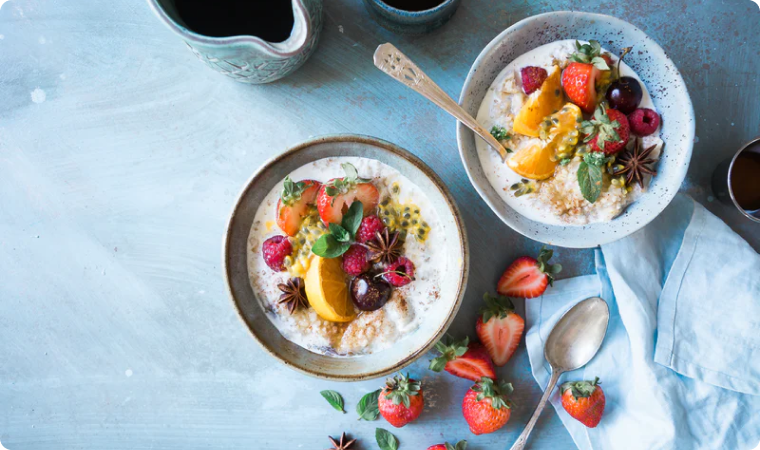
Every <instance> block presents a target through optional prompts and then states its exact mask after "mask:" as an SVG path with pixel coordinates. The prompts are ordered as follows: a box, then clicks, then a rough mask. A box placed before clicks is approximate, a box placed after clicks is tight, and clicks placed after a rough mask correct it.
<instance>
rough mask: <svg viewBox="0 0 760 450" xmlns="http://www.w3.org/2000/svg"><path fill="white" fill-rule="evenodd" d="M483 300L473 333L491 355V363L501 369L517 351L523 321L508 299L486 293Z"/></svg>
mask: <svg viewBox="0 0 760 450" xmlns="http://www.w3.org/2000/svg"><path fill="white" fill-rule="evenodd" d="M483 300H485V302H486V306H485V308H483V309H482V310H481V312H482V316H481V317H478V321H477V323H476V324H475V332H476V333H477V334H478V338H480V342H482V343H483V345H484V346H485V347H486V350H488V354H489V355H491V359H492V360H493V363H494V364H495V365H496V366H497V367H501V366H503V365H504V364H506V363H507V361H509V358H511V357H512V354H513V353H514V352H515V350H517V346H518V345H519V344H520V338H521V337H522V334H523V330H524V329H525V320H523V318H522V317H520V316H519V315H518V314H517V313H516V312H515V306H514V305H513V304H512V301H511V300H510V299H509V297H504V296H499V297H495V296H493V295H490V294H488V293H486V294H485V295H483Z"/></svg>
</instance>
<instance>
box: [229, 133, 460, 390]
mask: <svg viewBox="0 0 760 450" xmlns="http://www.w3.org/2000/svg"><path fill="white" fill-rule="evenodd" d="M337 156H360V157H363V158H370V159H375V160H378V161H380V162H382V163H384V164H387V165H389V166H391V167H393V168H395V169H396V170H398V171H399V172H400V173H401V174H402V175H404V176H406V177H407V178H409V179H410V180H414V182H415V184H416V185H417V186H419V188H420V189H422V191H423V192H424V193H425V194H426V195H427V197H428V198H429V199H430V202H431V204H432V205H433V207H434V208H435V210H436V212H437V213H438V216H439V218H440V221H441V224H442V226H443V233H444V234H445V235H446V236H447V238H448V239H446V241H445V244H444V245H447V246H448V248H447V252H446V253H447V258H448V259H449V261H448V263H449V267H452V268H454V269H453V270H452V271H451V273H450V276H448V277H446V278H445V280H444V284H445V285H443V286H441V287H440V292H441V295H440V297H439V299H438V300H437V304H436V307H435V308H430V309H429V311H428V312H427V313H426V314H427V317H426V318H425V320H423V321H422V324H421V325H420V328H419V329H417V331H415V332H414V333H413V334H411V335H409V336H406V337H404V338H402V339H400V340H399V341H398V342H397V343H395V344H394V345H393V346H392V347H391V348H389V349H386V350H383V351H380V352H377V353H373V354H371V355H365V356H358V357H332V356H325V355H320V354H317V353H313V352H310V351H308V350H306V349H304V348H302V347H300V346H298V345H297V344H294V343H292V342H290V341H288V340H287V339H285V338H284V337H282V335H281V334H280V332H279V331H278V330H277V328H276V327H275V326H274V325H273V324H272V322H271V321H270V320H269V318H267V317H266V315H265V312H264V309H263V308H262V306H261V304H260V303H259V301H258V300H257V299H256V297H255V294H254V292H253V289H252V288H251V282H250V279H249V278H248V268H247V258H248V248H247V247H248V233H249V232H250V230H251V225H252V223H253V219H254V216H255V215H256V210H257V208H258V206H259V204H260V203H261V202H262V201H263V199H264V197H266V195H267V193H269V191H270V190H271V189H272V188H273V187H274V186H275V185H276V184H277V183H278V182H280V181H281V180H282V179H283V178H284V177H285V176H286V175H288V174H289V173H290V172H292V171H293V170H295V169H297V168H299V167H301V166H303V165H304V164H308V163H310V162H312V161H316V160H318V159H322V158H328V157H337ZM223 263H224V276H225V279H226V281H227V287H228V290H229V293H230V296H231V297H232V301H233V303H234V305H235V308H236V309H237V311H238V313H239V314H240V317H241V318H242V319H243V322H244V323H245V325H246V326H247V327H248V329H249V330H250V331H251V334H253V337H254V338H255V339H256V340H257V341H258V342H259V344H261V346H262V347H263V348H264V349H265V350H266V351H267V352H268V353H269V354H271V355H272V356H274V357H275V358H277V359H278V360H280V361H281V362H283V363H284V364H285V365H287V366H289V367H292V368H294V369H296V370H299V371H301V372H304V373H306V374H309V375H313V376H316V377H320V378H326V379H332V380H339V381H358V380H363V379H369V378H377V377H381V376H384V375H387V374H389V373H392V372H394V371H397V370H400V369H402V368H403V367H405V366H407V365H408V364H411V363H412V362H413V361H414V360H415V359H417V358H419V357H420V356H421V355H424V354H425V353H427V351H428V350H430V349H431V348H432V347H433V345H434V344H435V342H436V341H438V339H440V337H441V336H442V335H443V334H444V333H445V332H446V330H447V329H448V327H449V325H450V324H451V322H452V321H453V320H454V316H455V315H456V313H457V311H458V310H459V305H460V304H461V302H462V297H463V296H464V290H465V286H466V284H467V276H468V272H469V251H468V244H467V236H466V233H465V229H464V223H463V222H462V218H461V216H460V214H459V209H458V208H457V206H456V204H455V203H454V199H453V198H452V197H451V194H450V193H449V191H448V189H446V186H445V185H444V183H443V181H441V179H440V178H439V177H438V176H437V175H436V174H435V173H434V172H433V171H432V170H431V169H430V168H429V167H428V166H427V165H425V163H423V162H422V161H421V160H420V159H419V158H417V157H416V156H414V155H412V154H411V153H409V152H408V151H406V150H404V149H402V148H400V147H398V146H396V145H393V144H391V143H390V142H386V141H383V140H380V139H376V138H372V137H368V136H357V135H335V136H324V137H319V138H316V139H312V140H309V141H307V142H304V143H302V144H299V145H296V146H295V147H293V148H291V149H289V150H287V151H286V152H285V153H283V154H281V155H279V156H276V157H275V158H273V159H271V160H270V161H268V162H267V163H265V164H264V165H263V166H262V167H261V168H260V169H259V170H258V171H256V173H255V174H254V175H253V177H252V178H251V179H250V180H249V181H248V182H247V183H246V185H245V187H244V188H243V191H242V192H241V194H240V196H239V197H238V199H237V202H236V203H235V207H234V209H233V211H232V216H231V217H230V220H229V223H228V225H227V232H226V234H225V236H224V254H223Z"/></svg>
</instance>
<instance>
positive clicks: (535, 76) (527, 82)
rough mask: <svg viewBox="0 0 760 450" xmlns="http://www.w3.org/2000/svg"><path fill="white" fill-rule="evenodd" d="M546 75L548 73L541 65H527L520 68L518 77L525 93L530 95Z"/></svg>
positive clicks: (539, 86) (538, 87)
mask: <svg viewBox="0 0 760 450" xmlns="http://www.w3.org/2000/svg"><path fill="white" fill-rule="evenodd" d="M548 76H549V74H548V73H547V72H546V69H544V68H543V67H534V66H527V67H523V68H522V69H520V77H521V79H522V86H523V91H525V94H526V95H530V94H532V93H533V92H535V91H537V90H538V89H540V88H541V85H542V84H544V80H546V78H547V77H548Z"/></svg>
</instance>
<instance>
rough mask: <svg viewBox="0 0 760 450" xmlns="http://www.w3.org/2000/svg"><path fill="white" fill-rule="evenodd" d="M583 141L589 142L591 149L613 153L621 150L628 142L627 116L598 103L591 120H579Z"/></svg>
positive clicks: (628, 127)
mask: <svg viewBox="0 0 760 450" xmlns="http://www.w3.org/2000/svg"><path fill="white" fill-rule="evenodd" d="M580 131H581V133H583V134H584V135H585V137H584V138H583V142H584V143H587V144H589V146H590V147H591V151H594V152H602V153H604V154H605V155H608V156H609V155H613V154H615V153H617V152H619V151H621V150H623V149H624V148H625V146H626V144H628V139H629V138H630V135H631V127H630V125H629V124H628V118H627V117H626V116H625V114H623V113H622V112H620V111H618V110H616V109H611V108H607V109H605V108H604V106H602V105H599V107H598V108H597V109H596V112H595V113H594V117H593V118H592V119H591V120H584V121H583V122H581V128H580Z"/></svg>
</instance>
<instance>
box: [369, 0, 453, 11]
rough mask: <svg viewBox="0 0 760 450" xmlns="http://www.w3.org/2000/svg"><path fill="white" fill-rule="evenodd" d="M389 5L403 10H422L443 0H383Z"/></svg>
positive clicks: (432, 6) (433, 6)
mask: <svg viewBox="0 0 760 450" xmlns="http://www.w3.org/2000/svg"><path fill="white" fill-rule="evenodd" d="M383 1H384V2H385V3H387V4H388V5H390V6H393V7H394V8H397V9H403V10H404V11H424V10H426V9H431V8H435V7H436V6H438V5H440V4H441V3H443V2H444V1H445V0H383Z"/></svg>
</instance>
